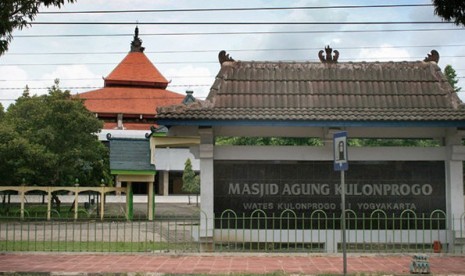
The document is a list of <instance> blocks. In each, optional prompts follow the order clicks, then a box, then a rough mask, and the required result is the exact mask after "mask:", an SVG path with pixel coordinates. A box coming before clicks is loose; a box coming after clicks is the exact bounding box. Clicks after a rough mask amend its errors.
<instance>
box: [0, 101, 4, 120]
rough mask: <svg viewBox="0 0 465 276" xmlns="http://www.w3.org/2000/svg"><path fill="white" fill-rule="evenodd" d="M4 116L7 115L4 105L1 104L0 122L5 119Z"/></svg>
mask: <svg viewBox="0 0 465 276" xmlns="http://www.w3.org/2000/svg"><path fill="white" fill-rule="evenodd" d="M3 115H5V109H4V108H3V105H2V103H0V121H1V120H2V118H3Z"/></svg>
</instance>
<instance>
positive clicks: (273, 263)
mask: <svg viewBox="0 0 465 276" xmlns="http://www.w3.org/2000/svg"><path fill="white" fill-rule="evenodd" d="M411 261H412V255H350V254H349V256H348V262H347V263H348V273H349V274H361V273H364V274H373V273H379V274H381V275H385V274H388V275H405V274H410V273H409V266H410V263H411ZM429 262H430V266H431V272H432V273H433V274H434V275H465V256H441V255H433V256H431V257H430V258H429ZM276 271H279V272H284V273H286V274H298V275H317V274H325V273H331V274H341V273H342V257H341V256H340V255H275V254H268V255H263V254H258V255H257V254H254V255H252V254H223V255H220V254H212V255H202V254H193V255H151V254H132V255H126V254H75V253H73V254H66V253H65V254H63V253H42V254H41V253H25V254H17V253H14V254H9V253H8V254H2V255H0V272H3V273H14V272H16V273H18V272H20V273H21V274H27V272H36V273H37V272H42V273H51V274H53V275H95V274H97V275H108V273H134V274H135V275H144V274H145V275H163V274H165V273H171V274H180V275H186V274H192V273H205V274H212V275H218V274H231V273H257V274H263V273H271V272H276ZM136 273H137V274H136ZM0 274H2V273H0Z"/></svg>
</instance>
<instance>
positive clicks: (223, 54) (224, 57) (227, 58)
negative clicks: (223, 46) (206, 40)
mask: <svg viewBox="0 0 465 276" xmlns="http://www.w3.org/2000/svg"><path fill="white" fill-rule="evenodd" d="M218 60H219V61H220V64H223V62H225V61H235V60H234V59H233V58H232V57H230V56H229V54H228V53H226V51H225V50H221V51H220V53H219V54H218Z"/></svg>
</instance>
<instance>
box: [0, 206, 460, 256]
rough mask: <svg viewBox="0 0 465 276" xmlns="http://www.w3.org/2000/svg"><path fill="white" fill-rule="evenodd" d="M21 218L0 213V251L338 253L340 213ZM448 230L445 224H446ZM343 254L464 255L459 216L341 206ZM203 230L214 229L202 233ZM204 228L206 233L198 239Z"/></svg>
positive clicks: (28, 214)
mask: <svg viewBox="0 0 465 276" xmlns="http://www.w3.org/2000/svg"><path fill="white" fill-rule="evenodd" d="M24 214H25V218H24V219H23V220H21V219H19V218H15V217H14V216H12V215H13V214H10V215H9V216H5V215H3V216H0V251H1V252H9V251H46V252H47V251H59V252H199V251H203V250H214V251H216V252H251V251H252V252H319V253H324V252H340V250H341V230H340V228H339V225H340V217H339V216H336V215H334V214H331V215H330V214H327V213H325V212H323V211H322V210H317V211H314V212H311V213H308V214H298V213H296V212H295V211H293V210H285V211H284V212H282V213H280V214H276V215H275V214H271V215H270V214H267V213H266V212H265V211H264V210H255V211H253V212H252V213H250V214H249V215H244V214H236V213H235V212H234V211H232V210H225V211H224V212H222V213H221V214H217V216H216V217H215V219H213V220H210V219H208V218H206V216H205V213H203V212H201V214H195V215H192V216H185V217H181V216H179V215H178V216H176V214H164V215H159V216H157V217H156V218H155V220H154V221H148V220H146V219H145V218H143V217H141V218H135V219H134V220H132V221H128V220H127V219H126V216H125V214H122V215H121V216H114V217H112V218H108V217H107V218H105V219H104V220H99V219H95V218H94V217H93V216H92V214H90V213H89V212H87V211H86V210H80V211H79V214H80V215H79V217H78V219H77V220H75V219H70V218H68V217H66V216H65V215H63V214H61V213H59V212H57V213H54V215H53V216H52V219H51V220H49V221H47V220H46V219H45V218H43V217H38V216H33V214H34V213H33V212H30V211H25V212H24ZM212 221H213V222H212ZM209 222H212V224H213V225H208V223H209ZM450 225H451V226H452V229H448V227H449V226H450ZM346 227H347V230H346V231H347V232H346V237H347V239H346V240H347V250H348V252H367V253H399V252H412V253H433V252H442V253H455V254H465V214H463V215H462V216H461V217H459V218H452V221H451V223H447V216H446V214H445V213H444V212H443V211H440V210H438V211H435V212H432V213H431V214H429V215H425V214H416V213H415V212H413V211H411V210H406V211H403V212H402V213H400V214H398V215H394V214H387V213H386V212H384V211H381V210H375V211H374V212H372V213H371V214H369V215H362V216H357V214H356V213H355V212H354V211H352V210H347V215H346ZM205 229H214V230H213V231H210V232H208V231H205ZM204 233H211V235H210V237H204Z"/></svg>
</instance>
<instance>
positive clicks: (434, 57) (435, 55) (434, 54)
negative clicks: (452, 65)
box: [423, 50, 439, 63]
mask: <svg viewBox="0 0 465 276" xmlns="http://www.w3.org/2000/svg"><path fill="white" fill-rule="evenodd" d="M423 61H424V62H429V61H434V62H436V63H438V62H439V52H438V51H436V50H431V54H428V56H427V57H425V59H424V60H423Z"/></svg>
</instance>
